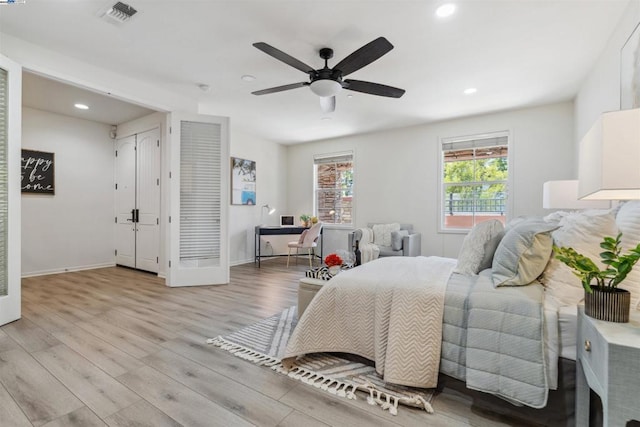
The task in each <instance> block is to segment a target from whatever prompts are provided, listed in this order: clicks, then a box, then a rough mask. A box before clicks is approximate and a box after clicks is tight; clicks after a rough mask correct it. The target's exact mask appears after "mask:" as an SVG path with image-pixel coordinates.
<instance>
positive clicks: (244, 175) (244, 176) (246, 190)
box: [231, 157, 256, 205]
mask: <svg viewBox="0 0 640 427" xmlns="http://www.w3.org/2000/svg"><path fill="white" fill-rule="evenodd" d="M231 204H232V205H255V204H256V162H254V161H253V160H246V159H240V158H238V157H232V158H231Z"/></svg>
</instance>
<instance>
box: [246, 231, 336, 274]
mask: <svg viewBox="0 0 640 427" xmlns="http://www.w3.org/2000/svg"><path fill="white" fill-rule="evenodd" d="M304 230H308V228H307V227H277V226H276V227H266V226H264V225H257V226H256V230H255V233H256V235H255V239H254V248H253V254H254V257H255V258H254V260H253V262H257V263H258V268H260V258H263V257H268V258H271V257H274V256H287V254H280V255H262V254H261V253H260V246H261V245H260V236H280V235H286V234H295V235H300V234H302V232H303V231H304ZM323 239H324V227H323V228H321V229H320V242H319V243H320V244H319V245H318V247H319V248H320V259H322V249H323V246H324V244H323ZM316 256H318V255H316Z"/></svg>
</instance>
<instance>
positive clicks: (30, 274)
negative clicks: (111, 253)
mask: <svg viewBox="0 0 640 427" xmlns="http://www.w3.org/2000/svg"><path fill="white" fill-rule="evenodd" d="M115 266H116V263H115V262H107V263H104V264H93V265H83V266H77V267H62V268H54V269H51V270H41V271H30V272H22V277H34V276H45V275H47V274H60V273H69V272H71V271H82V270H95V269H96V268H106V267H115Z"/></svg>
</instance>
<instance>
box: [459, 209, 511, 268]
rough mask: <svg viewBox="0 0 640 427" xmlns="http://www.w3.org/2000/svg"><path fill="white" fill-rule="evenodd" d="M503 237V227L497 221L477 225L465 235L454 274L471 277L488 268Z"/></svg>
mask: <svg viewBox="0 0 640 427" xmlns="http://www.w3.org/2000/svg"><path fill="white" fill-rule="evenodd" d="M503 235H504V226H503V225H502V223H501V222H500V221H498V220H497V219H493V220H490V221H484V222H481V223H480V224H477V225H476V226H475V227H473V228H472V229H471V231H470V232H469V234H467V235H466V237H465V238H464V241H463V242H462V247H461V248H460V253H459V254H458V264H456V268H455V269H454V270H453V271H454V272H456V273H460V274H467V275H473V274H478V273H479V272H480V271H482V270H484V269H485V268H490V267H491V263H492V261H493V254H494V253H495V252H496V248H497V247H498V244H499V243H500V240H501V239H502V236H503Z"/></svg>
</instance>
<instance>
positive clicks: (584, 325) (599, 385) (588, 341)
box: [576, 307, 640, 427]
mask: <svg viewBox="0 0 640 427" xmlns="http://www.w3.org/2000/svg"><path fill="white" fill-rule="evenodd" d="M577 347H578V354H577V362H576V367H577V375H576V377H577V378H576V424H577V426H578V427H580V426H588V425H589V389H591V390H593V391H595V392H596V393H598V395H599V396H600V399H601V400H602V410H603V421H604V423H603V425H604V427H607V426H609V427H617V426H625V425H626V423H627V421H630V420H640V312H638V311H637V310H635V309H633V308H632V309H631V316H630V322H629V323H613V322H605V321H602V320H596V319H593V318H591V317H589V316H587V315H585V314H584V307H579V308H578V342H577Z"/></svg>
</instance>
